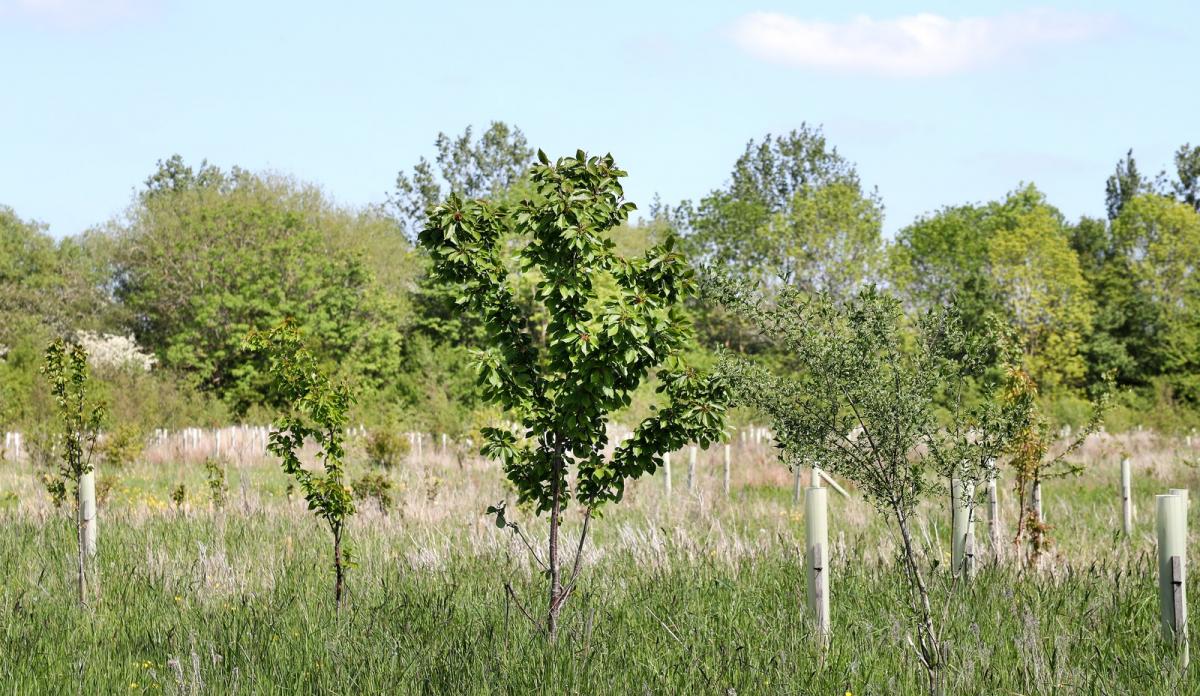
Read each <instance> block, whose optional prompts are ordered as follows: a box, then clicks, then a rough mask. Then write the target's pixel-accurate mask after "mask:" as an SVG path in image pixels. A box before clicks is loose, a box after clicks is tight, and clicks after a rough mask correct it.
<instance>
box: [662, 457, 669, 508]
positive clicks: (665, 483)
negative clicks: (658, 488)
mask: <svg viewBox="0 0 1200 696" xmlns="http://www.w3.org/2000/svg"><path fill="white" fill-rule="evenodd" d="M663 492H664V493H666V496H667V499H668V500H669V499H670V498H671V453H670V452H667V453H666V454H664V455H663Z"/></svg>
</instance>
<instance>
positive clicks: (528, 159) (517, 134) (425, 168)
mask: <svg viewBox="0 0 1200 696" xmlns="http://www.w3.org/2000/svg"><path fill="white" fill-rule="evenodd" d="M434 146H435V147H436V148H437V155H435V157H434V159H435V161H436V162H437V171H436V172H435V171H434V165H433V164H432V163H431V162H430V161H429V160H427V159H425V158H424V157H422V158H421V159H420V161H418V162H417V164H416V165H415V166H414V167H413V171H412V174H411V175H410V174H405V173H404V172H400V173H399V174H398V175H397V176H396V192H395V193H394V194H393V196H392V206H393V207H394V209H395V211H396V214H397V216H398V217H399V219H400V221H401V224H402V225H403V227H404V230H405V232H406V233H407V234H408V235H409V236H410V237H415V236H416V233H417V231H418V228H419V226H420V224H421V223H422V222H423V221H424V220H425V214H426V212H427V211H428V210H429V209H430V208H432V207H433V206H434V205H437V204H438V203H440V202H441V201H442V200H444V199H445V197H446V196H447V195H448V194H453V195H457V196H460V197H462V198H495V197H498V196H501V195H502V194H504V193H505V192H507V191H508V190H509V189H511V188H512V187H513V186H515V185H516V184H517V183H518V181H519V180H520V179H521V178H522V177H523V176H525V173H526V171H527V170H528V169H529V165H530V164H532V162H533V150H532V149H531V148H530V147H529V143H528V142H527V141H526V140H525V134H524V133H522V132H521V129H520V128H517V127H516V126H509V125H508V124H507V123H504V122H503V121H492V124H491V125H490V126H489V127H488V129H487V130H486V131H484V133H483V135H482V136H480V137H479V138H478V139H472V133H471V127H470V126H467V128H466V130H464V131H463V133H462V135H460V136H458V137H455V138H452V137H450V136H448V135H446V134H445V133H438V136H437V140H436V141H435V142H434Z"/></svg>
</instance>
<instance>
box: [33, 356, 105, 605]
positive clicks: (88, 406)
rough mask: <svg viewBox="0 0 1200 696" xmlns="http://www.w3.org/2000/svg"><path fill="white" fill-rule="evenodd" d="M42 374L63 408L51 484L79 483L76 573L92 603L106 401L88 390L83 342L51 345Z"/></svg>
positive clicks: (84, 597)
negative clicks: (96, 458) (97, 458)
mask: <svg viewBox="0 0 1200 696" xmlns="http://www.w3.org/2000/svg"><path fill="white" fill-rule="evenodd" d="M42 374H44V375H45V376H46V378H47V379H49V380H50V392H51V394H53V396H54V402H55V405H56V407H57V409H58V417H59V421H60V424H61V427H62V431H61V433H59V435H58V437H57V438H56V439H57V440H58V443H59V445H60V446H61V455H60V457H59V460H58V461H59V470H58V482H57V483H55V484H48V485H47V488H48V489H52V490H53V489H55V488H56V489H58V490H60V491H63V492H65V490H66V482H68V481H70V482H71V483H72V484H73V485H74V487H75V500H76V504H77V505H76V511H77V513H78V514H77V516H76V540H77V542H78V549H77V551H78V553H77V558H76V573H77V580H78V588H79V603H80V604H86V603H87V595H88V578H87V576H88V568H89V566H90V565H91V560H92V557H94V556H95V554H96V488H95V469H94V467H93V466H92V454H93V453H94V452H95V450H96V440H97V438H98V437H99V435H100V426H101V424H102V423H103V421H104V414H105V411H104V405H103V404H102V403H99V402H97V401H94V400H93V399H92V398H91V397H90V396H89V394H88V366H87V352H86V351H84V349H83V348H82V347H80V346H78V345H75V344H68V343H67V342H65V341H63V340H62V339H59V340H57V341H54V342H53V343H51V344H50V346H49V347H48V348H47V349H46V362H45V364H44V365H43V366H42Z"/></svg>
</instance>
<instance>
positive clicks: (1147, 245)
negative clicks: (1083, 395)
mask: <svg viewBox="0 0 1200 696" xmlns="http://www.w3.org/2000/svg"><path fill="white" fill-rule="evenodd" d="M1112 237H1113V245H1114V250H1115V253H1117V254H1120V256H1121V257H1122V258H1123V259H1124V260H1125V263H1124V265H1125V267H1126V268H1127V269H1128V277H1129V279H1130V281H1131V282H1132V284H1133V286H1134V290H1135V293H1136V295H1137V296H1138V297H1139V298H1140V299H1143V300H1144V302H1146V303H1148V304H1149V306H1150V307H1151V308H1152V310H1151V311H1150V312H1145V313H1142V314H1140V315H1139V316H1142V317H1145V318H1146V319H1147V320H1148V323H1147V324H1146V325H1145V326H1143V327H1141V330H1142V331H1144V332H1145V335H1146V336H1148V337H1150V338H1152V340H1148V341H1147V342H1146V344H1145V346H1144V347H1145V348H1146V350H1144V351H1141V352H1139V353H1137V354H1136V356H1135V357H1136V359H1137V360H1138V362H1139V364H1140V365H1141V366H1142V369H1143V370H1144V372H1145V373H1146V374H1162V375H1167V376H1168V377H1169V380H1170V383H1171V384H1172V386H1173V388H1174V389H1175V390H1176V391H1177V392H1178V393H1179V394H1180V395H1181V396H1184V397H1185V398H1187V399H1188V400H1189V401H1191V402H1192V403H1200V376H1198V375H1200V213H1197V212H1196V211H1195V210H1194V209H1193V208H1191V206H1189V205H1187V204H1184V203H1178V202H1175V201H1173V200H1171V199H1169V198H1167V197H1164V196H1160V195H1156V194H1146V195H1142V196H1138V197H1136V198H1134V199H1132V200H1131V201H1129V203H1128V204H1126V206H1125V208H1124V209H1122V211H1121V214H1120V215H1119V216H1118V217H1117V219H1116V220H1114V221H1113V225H1112ZM1147 315H1148V316H1147Z"/></svg>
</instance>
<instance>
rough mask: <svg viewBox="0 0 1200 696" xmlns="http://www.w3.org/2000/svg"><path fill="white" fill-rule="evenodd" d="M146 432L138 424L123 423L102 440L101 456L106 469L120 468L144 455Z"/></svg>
mask: <svg viewBox="0 0 1200 696" xmlns="http://www.w3.org/2000/svg"><path fill="white" fill-rule="evenodd" d="M145 438H146V436H145V434H144V433H143V432H142V431H141V429H140V428H138V427H137V426H136V425H131V424H129V423H122V424H121V425H119V426H117V428H116V429H115V430H113V431H112V432H110V433H107V434H106V435H105V436H104V437H103V438H102V439H101V440H100V443H99V444H100V447H99V449H100V457H101V461H103V462H104V468H105V469H120V468H122V467H124V466H125V465H126V464H131V463H133V462H134V461H136V460H137V458H138V457H140V456H142V450H143V449H145V446H146V443H145Z"/></svg>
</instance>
